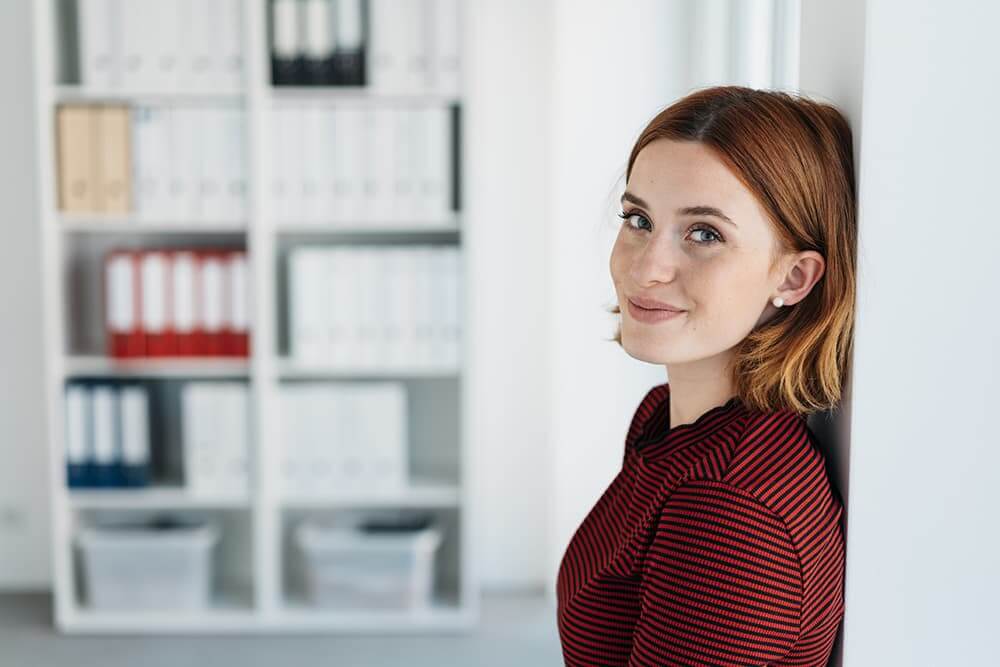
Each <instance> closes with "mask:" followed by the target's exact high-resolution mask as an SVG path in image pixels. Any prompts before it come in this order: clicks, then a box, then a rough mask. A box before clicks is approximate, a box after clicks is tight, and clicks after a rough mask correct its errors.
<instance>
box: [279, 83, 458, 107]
mask: <svg viewBox="0 0 1000 667" xmlns="http://www.w3.org/2000/svg"><path fill="white" fill-rule="evenodd" d="M267 90H268V92H269V93H270V95H271V99H272V100H274V101H276V102H295V103H301V102H343V101H349V102H371V101H375V100H393V101H400V102H411V103H418V104H420V103H423V104H460V103H461V98H460V97H459V96H457V95H451V94H447V93H435V92H432V91H427V92H421V91H412V92H390V91H380V90H373V89H371V88H368V87H366V86H273V85H272V86H269V87H268V88H267Z"/></svg>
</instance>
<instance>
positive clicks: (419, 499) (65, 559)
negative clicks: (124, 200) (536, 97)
mask: <svg viewBox="0 0 1000 667" xmlns="http://www.w3.org/2000/svg"><path fill="white" fill-rule="evenodd" d="M242 2H243V10H244V11H243V20H244V26H243V28H244V49H245V51H244V53H245V59H244V62H245V63H246V73H245V76H246V79H245V80H246V82H247V83H246V87H245V89H244V90H235V91H200V90H190V91H183V90H182V91H155V90H142V91H139V90H137V91H123V90H94V89H89V88H87V87H85V86H80V85H67V84H63V83H59V82H57V81H56V69H55V54H56V47H57V43H56V39H57V32H56V21H55V19H56V15H55V12H56V11H58V5H59V4H60V3H59V0H40V1H39V2H36V3H32V10H33V30H34V44H35V54H34V55H35V67H34V76H35V83H36V86H35V91H36V93H35V104H36V112H37V116H36V117H37V118H38V124H37V128H36V146H37V150H38V154H37V157H38V160H37V165H38V172H37V178H38V184H39V187H38V190H37V191H38V215H39V224H40V225H41V258H40V260H41V261H40V273H41V276H40V278H41V280H42V291H43V300H44V302H43V322H44V329H43V336H44V343H43V344H44V352H45V354H44V376H45V381H44V385H45V415H46V423H47V428H48V433H47V446H48V448H49V454H50V456H49V462H50V465H49V471H48V472H49V480H48V481H49V487H50V491H51V501H52V502H51V513H52V524H51V525H52V575H53V576H52V587H53V597H54V601H53V612H54V619H53V621H54V624H55V626H56V628H57V629H58V630H60V631H61V632H64V633H67V634H104V633H112V634H120V633H126V634H163V633H166V634H171V633H184V634H200V633H211V634H217V633H262V632H263V633H270V632H280V633H296V632H307V633H315V632H322V631H328V632H345V633H364V634H367V633H375V634H382V633H421V632H453V631H467V630H471V629H472V628H474V627H475V626H476V625H477V624H478V621H479V617H480V597H479V584H478V573H477V568H476V567H475V563H474V561H473V556H474V554H475V549H474V548H473V545H474V539H475V538H474V534H473V531H474V530H475V520H474V518H473V517H472V516H471V514H472V508H473V503H472V497H471V494H470V484H469V479H470V472H471V467H470V466H471V464H472V452H471V449H470V441H469V435H470V429H469V427H468V423H469V419H468V408H467V406H468V401H467V398H466V397H467V395H468V383H465V382H463V383H461V385H460V392H459V400H460V402H461V405H460V406H459V407H458V408H457V409H458V410H459V411H460V422H461V425H462V426H461V429H460V434H459V439H460V447H459V461H458V462H457V463H458V470H459V474H460V479H459V481H458V483H457V484H451V483H442V482H438V481H435V480H420V479H413V480H411V484H410V486H409V487H407V488H404V489H402V490H401V491H399V492H398V493H391V494H381V495H376V496H359V495H355V494H339V495H336V496H330V497H326V498H296V497H286V498H283V497H282V496H281V489H280V484H279V480H278V479H277V473H276V472H275V471H277V470H278V469H279V466H278V460H277V454H278V452H277V448H276V447H275V446H273V445H272V446H268V443H275V442H276V431H275V429H276V427H277V420H276V410H277V406H278V404H279V403H278V400H277V399H278V395H277V390H278V383H280V382H281V381H283V380H287V379H309V378H314V379H316V378H331V379H332V378H338V377H346V376H351V377H355V376H365V377H371V376H375V377H407V378H433V377H446V378H458V377H459V376H460V375H461V374H462V366H464V365H465V364H466V363H467V361H466V360H467V359H468V354H467V353H466V352H465V350H466V349H467V348H468V346H467V345H465V344H463V346H462V348H463V352H462V360H461V364H460V366H459V367H457V368H452V367H447V368H430V369H425V368H416V369H396V370H392V369H387V370H380V369H374V370H373V369H356V370H352V369H331V368H324V367H322V366H316V365H310V364H302V363H300V362H294V361H289V360H287V359H285V358H283V357H281V356H279V355H277V354H276V353H275V350H276V349H277V348H276V340H277V336H278V313H277V312H276V306H277V305H276V303H275V285H276V284H277V282H276V278H277V276H276V275H275V267H276V262H275V261H274V260H275V257H276V254H275V253H276V252H277V251H278V247H279V241H280V239H281V238H282V235H297V234H301V235H313V234H315V235H317V236H318V237H320V238H319V242H325V241H326V240H327V239H326V238H325V237H327V236H336V235H338V234H364V235H369V234H377V235H387V236H391V235H395V234H405V235H413V234H423V233H426V234H437V235H440V234H442V233H443V234H445V235H447V234H460V233H461V225H460V220H461V218H460V216H455V217H454V219H447V220H441V221H439V222H438V223H436V224H434V225H430V224H428V225H427V226H424V227H416V226H415V227H378V226H373V227H366V226H363V225H361V226H352V227H348V226H341V225H333V224H314V223H309V224H300V225H282V224H281V223H275V222H274V221H273V218H272V216H271V215H270V212H271V208H270V206H271V203H270V200H269V196H268V194H269V193H268V190H269V188H267V187H264V184H267V183H269V182H270V172H269V168H270V165H271V164H273V161H272V160H271V159H270V155H271V146H270V145H269V137H268V133H267V129H268V124H267V123H266V122H265V121H266V118H265V113H266V112H267V110H268V109H269V108H270V107H271V106H272V105H275V104H281V103H282V102H285V101H288V102H301V101H313V102H315V103H317V104H328V103H329V104H336V103H344V102H349V101H352V100H353V101H357V102H358V103H362V104H366V105H367V104H372V105H377V104H379V102H380V101H382V100H398V99H408V100H421V101H427V102H443V103H459V104H463V105H465V104H466V99H465V96H464V94H463V95H458V96H448V95H439V94H433V93H428V94H385V93H376V92H373V91H370V90H365V89H362V88H348V89H325V90H324V89H315V88H306V87H303V88H298V87H289V88H284V87H272V86H271V85H270V56H269V51H268V46H267V20H268V16H267V11H268V3H267V1H266V0H242ZM473 7H474V4H473V3H462V4H461V7H460V10H461V15H460V17H459V18H460V22H461V24H462V30H463V33H464V32H465V31H466V27H467V26H468V25H469V24H470V23H469V22H470V21H471V18H470V11H471V10H472V9H473ZM463 48H465V46H464V45H463ZM465 60H466V59H465V58H464V57H463V62H464V61H465ZM463 69H464V68H463ZM463 78H464V74H463ZM465 89H466V88H465V86H464V85H463V90H465ZM220 99H222V100H228V101H237V102H241V103H242V104H243V107H244V109H245V111H246V114H247V120H248V123H247V142H248V144H247V145H248V151H247V155H248V163H247V167H248V177H249V183H250V188H249V196H250V200H249V202H248V215H247V218H246V220H242V221H216V222H204V223H201V222H197V221H190V222H186V223H185V222H179V223H175V222H173V221H168V220H157V221H149V222H146V221H143V220H140V219H138V218H136V217H135V216H132V215H100V214H95V215H66V214H62V213H61V212H59V211H58V210H57V207H56V188H55V184H56V180H57V173H56V162H55V127H56V126H55V109H56V107H57V105H58V104H61V103H66V102H74V101H76V102H118V103H127V104H142V103H156V102H169V101H176V100H184V101H192V100H194V101H197V100H205V101H207V102H215V101H218V100H220ZM463 132H464V127H463ZM465 141H466V140H465V138H464V136H463V137H462V142H463V144H465ZM462 153H463V154H462V156H461V157H460V160H461V163H462V164H463V165H464V164H465V163H466V160H465V155H464V153H465V150H464V149H463V151H462ZM461 181H462V182H463V183H464V182H467V179H466V178H465V177H464V176H463V177H462V178H461ZM463 208H464V207H463ZM102 233H109V234H118V235H122V234H125V235H135V238H136V240H137V241H139V242H142V239H143V235H147V234H182V235H186V236H189V237H190V238H192V239H193V240H197V239H198V238H200V236H201V235H204V234H213V235H218V234H232V235H234V237H236V238H240V239H243V240H245V242H246V248H247V253H248V261H249V262H250V276H251V280H252V284H251V309H250V331H251V355H250V357H249V359H244V360H240V359H225V358H212V359H208V358H186V359H171V360H158V359H144V360H133V361H122V360H113V359H108V358H105V357H101V356H89V355H82V356H77V355H69V354H67V352H66V351H67V349H68V347H67V341H68V329H67V326H68V325H69V323H68V322H67V321H66V318H65V314H64V313H65V311H64V308H63V304H64V300H65V299H66V298H67V297H66V294H65V291H66V290H65V288H66V286H65V285H64V284H63V281H62V277H61V276H62V266H61V262H62V261H63V257H64V253H63V249H64V246H67V245H70V244H72V243H73V235H75V234H102ZM459 247H461V245H460V246H459ZM463 253H464V248H463ZM467 304H468V297H466V300H465V303H463V304H462V305H461V308H462V312H463V313H468V312H469V311H468V308H467ZM464 331H468V327H465V328H464ZM78 376H88V377H109V378H110V377H114V378H121V377H124V378H128V377H153V378H215V377H219V378H222V377H245V378H247V380H248V382H249V387H250V391H251V401H252V406H253V408H252V410H253V420H254V421H253V427H254V437H253V440H252V442H251V443H250V444H251V452H252V455H253V456H254V458H255V465H253V466H252V469H253V470H254V471H255V473H256V477H255V479H254V480H252V482H253V484H252V486H253V488H252V491H251V494H250V495H249V497H247V498H218V499H212V498H199V497H196V496H193V495H191V494H190V493H188V492H186V491H185V490H184V489H181V488H177V487H165V486H164V487H152V488H148V489H141V490H123V491H109V490H92V489H86V490H81V489H69V488H68V487H67V484H66V473H65V456H64V442H63V433H64V427H65V426H64V416H63V411H64V407H63V388H64V383H65V381H66V380H67V379H68V378H72V377H78ZM353 506H365V507H379V506H387V507H388V506H392V507H403V506H405V507H430V508H444V509H451V510H458V514H457V526H458V531H459V536H458V540H459V543H458V551H459V573H458V577H459V586H460V589H459V591H458V592H457V595H455V596H454V597H453V598H446V599H436V600H435V603H434V607H432V609H430V610H429V611H427V612H425V613H407V612H391V611H385V612H382V611H364V610H356V611H354V610H351V611H340V610H327V609H315V608H310V607H308V606H307V605H305V604H303V603H302V602H301V600H298V599H296V598H294V597H292V598H288V599H285V596H284V595H283V593H282V581H283V579H284V572H283V568H282V566H281V561H282V540H281V537H282V526H281V521H282V513H283V512H285V511H287V510H294V511H297V512H301V511H309V510H312V509H316V510H323V511H328V510H331V509H335V508H340V507H353ZM157 508H175V509H179V510H189V509H190V510H200V509H208V510H220V509H221V510H227V511H230V510H236V511H246V512H249V513H250V517H249V520H250V525H251V531H252V543H253V557H252V567H253V581H252V582H251V584H252V589H253V590H252V594H251V593H250V591H242V590H240V591H233V592H225V591H224V593H225V594H224V595H222V596H221V597H220V598H219V599H216V600H213V604H212V606H211V607H209V608H208V609H206V610H204V611H199V612H196V613H188V612H147V613H134V612H129V613H115V612H104V611H97V610H90V609H87V608H86V607H83V606H81V605H79V603H78V601H77V599H76V593H75V591H76V588H77V582H76V579H75V571H74V560H73V547H72V534H71V531H72V528H71V526H72V525H73V523H74V515H75V514H76V513H77V512H79V511H81V510H94V509H127V510H133V509H134V510H149V509H157Z"/></svg>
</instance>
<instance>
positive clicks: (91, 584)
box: [77, 518, 219, 610]
mask: <svg viewBox="0 0 1000 667" xmlns="http://www.w3.org/2000/svg"><path fill="white" fill-rule="evenodd" d="M218 539H219V529H218V527H217V526H216V525H214V524H212V523H209V522H198V521H178V520H175V519H170V518H159V519H154V520H152V521H114V522H108V521H104V522H100V523H97V524H94V525H89V526H84V527H81V528H80V530H79V531H78V533H77V544H79V546H80V548H81V551H82V555H83V572H84V582H85V589H86V593H87V599H88V602H89V605H90V607H92V608H94V609H116V610H122V609H128V610H133V609H157V610H162V609H201V608H204V607H206V606H208V603H209V598H210V594H211V570H212V568H211V555H212V553H211V550H212V547H213V546H214V545H215V543H216V542H217V541H218Z"/></svg>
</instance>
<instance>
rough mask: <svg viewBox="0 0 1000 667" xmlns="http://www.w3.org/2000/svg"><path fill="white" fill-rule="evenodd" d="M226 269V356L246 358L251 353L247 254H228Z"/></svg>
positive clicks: (234, 252) (237, 252) (235, 252)
mask: <svg viewBox="0 0 1000 667" xmlns="http://www.w3.org/2000/svg"><path fill="white" fill-rule="evenodd" d="M226 267H227V271H226V275H227V278H228V284H227V291H228V299H227V301H228V305H229V309H228V311H229V312H228V317H227V318H226V325H227V326H226V344H225V349H226V354H227V355H230V356H236V357H246V356H248V355H249V353H250V322H249V315H248V308H249V303H248V299H247V284H248V283H247V255H246V252H245V251H243V250H233V251H230V252H228V253H226Z"/></svg>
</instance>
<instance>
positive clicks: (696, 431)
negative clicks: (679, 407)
mask: <svg viewBox="0 0 1000 667" xmlns="http://www.w3.org/2000/svg"><path fill="white" fill-rule="evenodd" d="M657 390H659V391H658V394H657V395H656V396H655V399H656V400H655V406H654V409H653V411H652V413H651V414H650V416H649V418H648V419H647V420H646V421H645V423H644V424H643V426H642V431H641V433H640V434H639V436H638V439H637V440H636V442H635V451H636V452H637V453H638V454H639V455H640V456H642V457H643V458H644V459H646V460H652V459H658V458H662V457H663V456H666V455H668V454H670V453H671V452H673V451H675V450H677V449H680V448H682V447H684V446H686V445H688V444H692V443H695V442H698V441H701V440H704V439H706V438H709V437H711V436H713V435H714V434H716V433H717V432H719V431H721V430H723V429H725V428H726V427H727V426H730V425H731V424H733V422H735V421H736V420H737V419H739V418H740V417H743V416H744V415H745V414H746V413H747V408H746V406H745V405H744V404H743V402H742V401H741V400H740V398H739V397H738V396H733V397H732V398H730V399H729V400H727V401H726V402H725V403H723V404H721V405H716V406H713V407H711V408H709V409H708V410H706V411H705V412H703V413H702V414H701V415H700V416H699V417H698V418H697V419H695V420H694V421H693V422H690V423H687V424H679V425H677V426H674V427H671V426H670V385H669V383H664V384H662V385H660V386H659V387H657Z"/></svg>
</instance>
